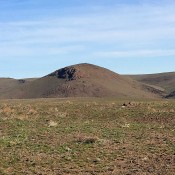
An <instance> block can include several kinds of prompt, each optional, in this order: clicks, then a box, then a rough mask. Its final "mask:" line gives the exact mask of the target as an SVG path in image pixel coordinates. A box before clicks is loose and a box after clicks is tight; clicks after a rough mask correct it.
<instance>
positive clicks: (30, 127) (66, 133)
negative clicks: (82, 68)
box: [0, 99, 175, 175]
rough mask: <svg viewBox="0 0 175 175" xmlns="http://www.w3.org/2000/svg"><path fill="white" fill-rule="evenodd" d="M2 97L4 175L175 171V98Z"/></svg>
mask: <svg viewBox="0 0 175 175" xmlns="http://www.w3.org/2000/svg"><path fill="white" fill-rule="evenodd" d="M122 104H123V101H120V100H107V99H43V100H13V101H10V100H9V101H0V175H81V174H82V175H174V174H175V101H145V102H142V101H133V102H132V103H131V105H129V106H127V107H125V108H122Z"/></svg>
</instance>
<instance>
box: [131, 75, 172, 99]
mask: <svg viewBox="0 0 175 175" xmlns="http://www.w3.org/2000/svg"><path fill="white" fill-rule="evenodd" d="M130 77H131V78H133V79H134V80H137V81H139V82H141V83H146V84H150V85H154V86H156V87H159V88H160V89H162V90H164V92H165V93H166V94H167V96H168V97H175V93H174V92H175V72H168V73H159V74H145V75H131V76H130Z"/></svg>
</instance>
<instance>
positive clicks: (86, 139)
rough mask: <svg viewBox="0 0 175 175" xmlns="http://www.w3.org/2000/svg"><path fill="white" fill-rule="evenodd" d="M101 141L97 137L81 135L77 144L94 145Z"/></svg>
mask: <svg viewBox="0 0 175 175" xmlns="http://www.w3.org/2000/svg"><path fill="white" fill-rule="evenodd" d="M98 140H99V138H98V137H96V136H94V137H93V136H84V135H79V136H78V138H77V139H76V142H78V143H83V144H94V143H96V142H97V141H98Z"/></svg>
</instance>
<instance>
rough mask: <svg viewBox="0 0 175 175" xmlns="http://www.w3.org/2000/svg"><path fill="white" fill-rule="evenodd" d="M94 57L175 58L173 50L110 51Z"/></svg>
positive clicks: (174, 50)
mask: <svg viewBox="0 0 175 175" xmlns="http://www.w3.org/2000/svg"><path fill="white" fill-rule="evenodd" d="M93 56H94V57H100V58H133V57H134V58H143V57H167V56H175V49H171V50H156V49H155V50H127V51H111V52H96V53H94V54H93Z"/></svg>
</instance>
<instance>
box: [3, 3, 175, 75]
mask: <svg viewBox="0 0 175 175" xmlns="http://www.w3.org/2000/svg"><path fill="white" fill-rule="evenodd" d="M174 9H175V1H173V0H160V1H157V0H132V1H131V0H86V1H85V0H0V63H1V64H0V77H13V78H25V77H26V78H27V77H40V76H44V75H46V74H48V73H50V72H52V71H54V70H56V69H59V68H61V67H64V66H68V65H71V64H77V63H84V62H87V63H92V64H97V65H99V66H103V67H106V68H109V69H111V70H113V71H115V72H117V73H121V74H138V73H139V74H140V73H156V72H167V71H175V10H174Z"/></svg>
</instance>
